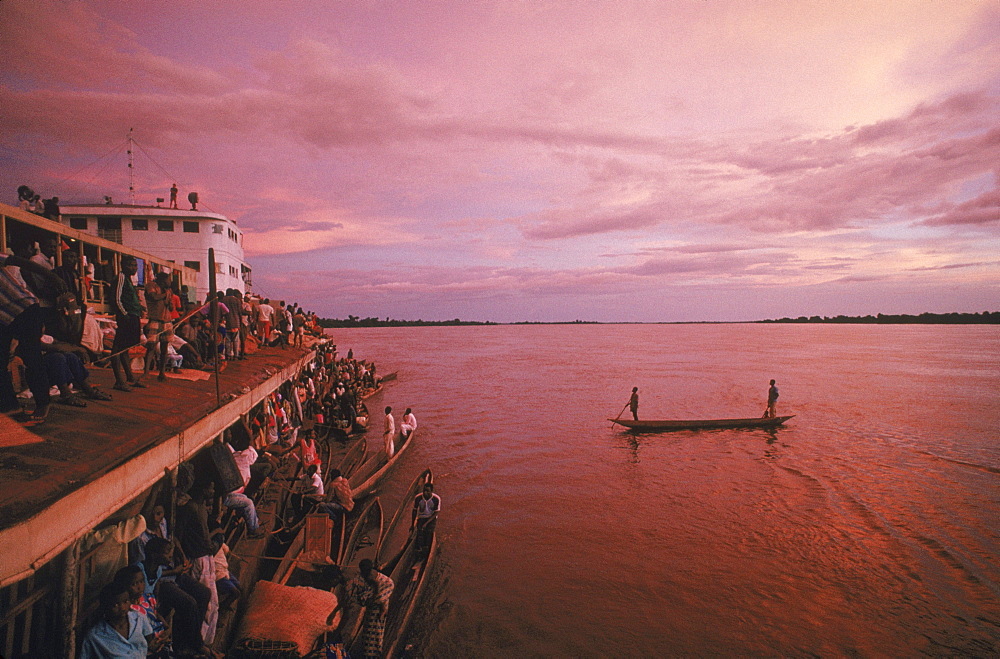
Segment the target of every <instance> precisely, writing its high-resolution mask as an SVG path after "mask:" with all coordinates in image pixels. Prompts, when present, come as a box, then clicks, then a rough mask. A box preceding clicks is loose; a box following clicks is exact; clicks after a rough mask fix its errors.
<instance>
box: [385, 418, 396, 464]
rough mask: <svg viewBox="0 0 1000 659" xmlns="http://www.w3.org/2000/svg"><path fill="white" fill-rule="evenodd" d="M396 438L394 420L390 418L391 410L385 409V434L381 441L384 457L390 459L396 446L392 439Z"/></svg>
mask: <svg viewBox="0 0 1000 659" xmlns="http://www.w3.org/2000/svg"><path fill="white" fill-rule="evenodd" d="M395 438H396V420H395V419H393V418H392V408H391V407H386V408H385V434H384V435H383V437H382V439H384V440H385V457H386V458H391V457H392V454H393V453H395V452H396V446H395V444H394V443H393V441H392V440H393V439H395Z"/></svg>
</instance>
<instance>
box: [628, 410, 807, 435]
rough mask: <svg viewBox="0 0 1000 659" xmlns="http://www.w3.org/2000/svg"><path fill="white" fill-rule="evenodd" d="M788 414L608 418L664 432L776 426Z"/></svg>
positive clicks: (643, 430)
mask: <svg viewBox="0 0 1000 659" xmlns="http://www.w3.org/2000/svg"><path fill="white" fill-rule="evenodd" d="M793 416H795V415H794V414H790V415H788V416H776V417H771V418H764V417H756V418H751V419H640V420H639V421H633V420H632V419H608V421H611V422H612V423H617V424H618V425H621V426H625V427H626V428H628V429H629V430H635V431H638V432H664V431H668V430H707V429H711V428H775V427H777V426H780V425H781V424H783V423H784V422H785V421H788V420H789V419H791V418H792V417H793Z"/></svg>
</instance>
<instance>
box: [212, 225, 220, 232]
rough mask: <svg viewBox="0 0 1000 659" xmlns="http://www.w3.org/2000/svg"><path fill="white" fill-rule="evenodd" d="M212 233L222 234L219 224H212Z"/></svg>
mask: <svg viewBox="0 0 1000 659" xmlns="http://www.w3.org/2000/svg"><path fill="white" fill-rule="evenodd" d="M212 233H222V225H221V224H213V225H212Z"/></svg>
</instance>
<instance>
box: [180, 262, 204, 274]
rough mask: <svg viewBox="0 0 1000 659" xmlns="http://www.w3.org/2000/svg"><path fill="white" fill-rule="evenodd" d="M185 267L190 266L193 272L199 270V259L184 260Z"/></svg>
mask: <svg viewBox="0 0 1000 659" xmlns="http://www.w3.org/2000/svg"><path fill="white" fill-rule="evenodd" d="M184 267H185V268H191V269H192V270H194V271H195V272H201V261H185V262H184Z"/></svg>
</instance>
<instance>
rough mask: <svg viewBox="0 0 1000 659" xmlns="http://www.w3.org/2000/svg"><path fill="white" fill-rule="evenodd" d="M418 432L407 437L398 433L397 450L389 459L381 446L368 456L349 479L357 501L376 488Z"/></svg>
mask: <svg viewBox="0 0 1000 659" xmlns="http://www.w3.org/2000/svg"><path fill="white" fill-rule="evenodd" d="M416 434H417V431H416V430H414V431H413V432H411V433H410V434H409V435H407V436H406V437H405V438H404V437H401V436H399V435H397V437H398V438H399V442H398V443H397V444H396V447H395V448H396V450H395V452H394V453H393V454H392V457H391V458H389V459H388V460H387V459H386V457H385V450H383V449H382V448H381V447H379V448H378V449H376V450H375V451H374V452H373V453H372V454H371V455H369V456H368V459H366V460H365V462H364V464H363V465H361V466H360V467H359V468H358V470H357V471H356V472H354V474H353V475H352V476H351V477H350V478H349V479H348V480H349V482H350V484H351V493H352V494H353V495H354V500H355V501H358V500H360V499H363V498H365V497H366V496H368V495H369V494H371V493H372V492H373V491H374V490H375V486H376V485H378V483H379V481H380V480H382V477H383V476H385V475H386V474H387V473H389V470H390V469H392V467H393V465H395V464H396V463H397V462H398V461H399V457H400V456H401V455H403V453H404V452H405V451H406V449H408V448H409V447H410V445H411V444H413V436H414V435H416ZM360 441H362V442H364V441H367V440H365V439H362V440H360ZM380 441H381V440H380Z"/></svg>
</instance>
